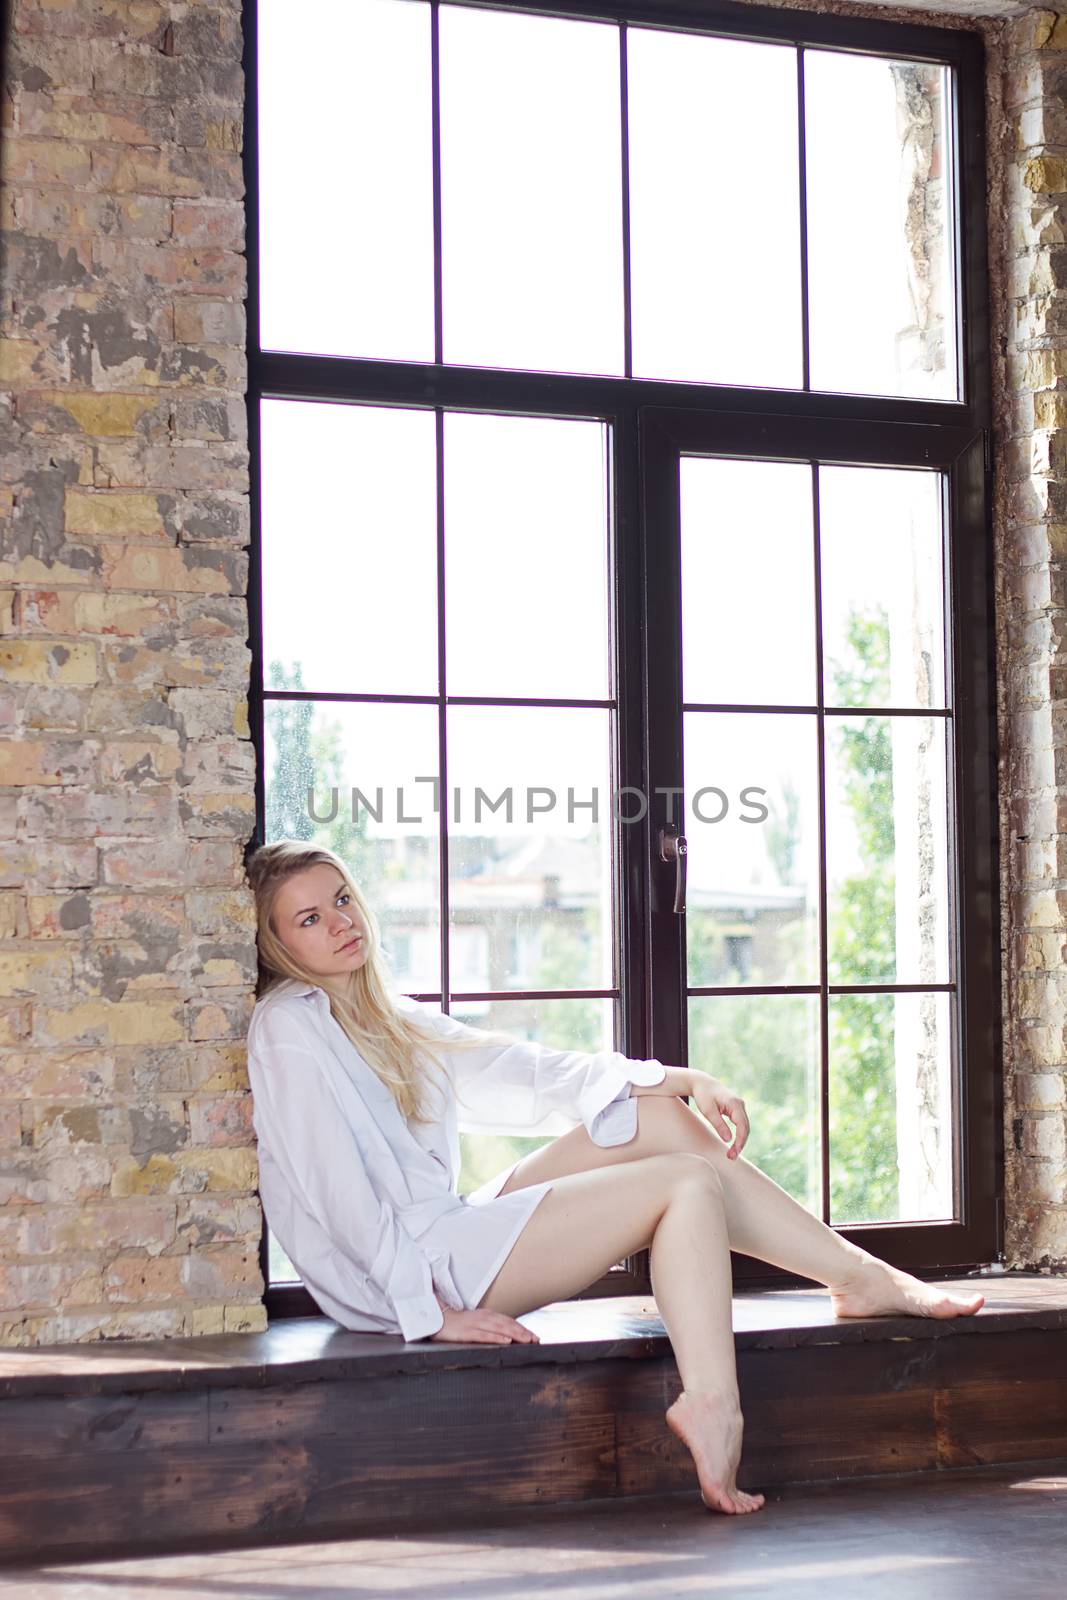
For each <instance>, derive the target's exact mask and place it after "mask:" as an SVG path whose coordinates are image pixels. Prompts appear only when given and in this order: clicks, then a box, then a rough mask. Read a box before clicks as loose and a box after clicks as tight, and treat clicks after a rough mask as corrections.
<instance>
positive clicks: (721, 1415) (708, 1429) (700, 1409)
mask: <svg viewBox="0 0 1067 1600" xmlns="http://www.w3.org/2000/svg"><path fill="white" fill-rule="evenodd" d="M667 1426H668V1427H669V1428H670V1430H671V1432H672V1433H674V1434H676V1435H677V1436H678V1438H679V1439H681V1441H682V1443H683V1444H684V1445H687V1446H688V1448H689V1451H690V1454H691V1455H692V1457H693V1461H694V1462H695V1464H696V1469H697V1477H698V1479H699V1481H700V1498H701V1499H702V1500H703V1502H704V1504H705V1505H706V1506H707V1508H708V1510H709V1511H726V1512H729V1513H730V1514H731V1515H733V1514H735V1513H738V1512H743V1511H758V1510H759V1509H760V1507H761V1506H762V1504H763V1496H762V1495H761V1494H746V1493H745V1491H744V1489H739V1488H738V1487H737V1464H738V1462H739V1461H740V1459H741V1434H742V1431H743V1428H744V1419H743V1418H742V1416H741V1411H740V1409H739V1407H738V1406H737V1403H736V1402H735V1401H734V1400H732V1399H730V1398H728V1397H726V1396H724V1395H719V1394H702V1393H697V1394H691V1393H690V1392H689V1391H688V1390H687V1389H683V1390H682V1392H681V1394H680V1395H679V1396H678V1398H677V1400H675V1402H674V1404H673V1405H671V1406H668V1408H667Z"/></svg>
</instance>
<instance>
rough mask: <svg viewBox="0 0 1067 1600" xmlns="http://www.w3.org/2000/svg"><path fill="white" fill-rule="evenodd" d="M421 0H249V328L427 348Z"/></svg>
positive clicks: (429, 212)
mask: <svg viewBox="0 0 1067 1600" xmlns="http://www.w3.org/2000/svg"><path fill="white" fill-rule="evenodd" d="M431 107H432V94H431V79H430V8H429V6H428V5H426V4H423V3H422V0H406V3H405V4H403V5H400V4H397V0H302V3H301V4H300V5H294V4H293V0H259V210H260V225H259V259H260V293H261V309H260V338H261V343H262V345H263V348H264V349H267V350H299V351H305V352H307V353H308V354H311V355H327V356H329V355H333V356H388V357H391V358H392V359H393V360H396V361H432V360H433V355H434V306H433V165H432V156H433V136H432V130H431V121H430V114H431Z"/></svg>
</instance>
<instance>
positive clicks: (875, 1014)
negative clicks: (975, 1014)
mask: <svg viewBox="0 0 1067 1600" xmlns="http://www.w3.org/2000/svg"><path fill="white" fill-rule="evenodd" d="M950 1004H951V997H950V996H949V995H948V994H946V993H944V992H942V993H940V994H879V995H855V994H839V995H831V997H830V1218H831V1221H832V1222H835V1223H844V1222H933V1221H942V1220H944V1221H947V1220H951V1218H952V1216H953V1213H954V1206H953V1198H952V1139H953V1126H954V1123H953V1116H952V1081H951V1071H950V1061H951V1057H950V1047H951V1032H950Z"/></svg>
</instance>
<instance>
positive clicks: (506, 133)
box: [440, 5, 623, 374]
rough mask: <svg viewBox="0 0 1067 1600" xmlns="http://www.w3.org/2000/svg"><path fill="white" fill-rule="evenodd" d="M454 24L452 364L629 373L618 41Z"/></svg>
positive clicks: (569, 32)
mask: <svg viewBox="0 0 1067 1600" xmlns="http://www.w3.org/2000/svg"><path fill="white" fill-rule="evenodd" d="M440 17H441V24H440V45H441V230H442V234H441V237H442V245H441V249H442V279H443V297H444V309H443V319H444V330H443V332H444V358H445V360H446V361H449V362H461V363H465V364H467V365H470V366H502V367H529V368H538V369H541V370H552V371H557V372H597V373H612V374H617V373H621V372H622V359H623V314H622V177H621V137H620V131H619V130H620V118H619V35H618V29H617V28H615V27H612V26H609V25H605V24H602V23H595V22H573V21H565V20H562V19H560V18H557V17H536V16H523V15H520V14H517V13H507V12H501V11H477V10H474V9H472V8H469V7H463V6H451V5H442V6H441V11H440Z"/></svg>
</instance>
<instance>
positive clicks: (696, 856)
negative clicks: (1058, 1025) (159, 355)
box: [246, 0, 1000, 1309]
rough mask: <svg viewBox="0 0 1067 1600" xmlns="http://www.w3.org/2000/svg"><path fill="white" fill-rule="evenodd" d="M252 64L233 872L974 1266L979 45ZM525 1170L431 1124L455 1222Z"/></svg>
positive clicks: (761, 1274) (651, 38)
mask: <svg viewBox="0 0 1067 1600" xmlns="http://www.w3.org/2000/svg"><path fill="white" fill-rule="evenodd" d="M246 31H247V59H246V65H247V74H248V76H247V82H248V138H247V143H246V150H247V155H246V162H247V177H248V189H249V253H250V262H251V265H252V268H253V270H252V272H251V275H250V277H251V284H250V303H249V310H250V318H249V357H250V398H249V414H250V430H251V443H252V466H253V502H254V504H253V512H254V518H253V520H254V529H255V532H254V540H253V567H252V587H251V592H250V606H251V611H252V617H253V625H252V642H253V647H254V655H255V666H254V674H255V684H254V689H255V693H254V704H253V726H254V736H255V738H256V740H257V750H258V754H259V764H258V765H259V785H260V793H259V802H260V803H259V826H258V829H257V835H256V838H255V840H254V841H253V843H258V842H260V841H261V840H264V839H266V840H269V839H274V838H278V837H283V836H285V837H297V838H308V839H318V840H322V841H323V842H325V843H326V844H328V845H329V846H330V847H331V848H333V849H336V850H338V851H339V852H340V853H341V854H343V855H344V856H345V857H346V859H348V860H349V862H350V863H351V866H352V868H353V871H354V872H355V875H356V877H357V880H358V881H359V882H360V884H361V885H362V886H363V888H364V889H365V890H366V892H367V894H368V896H369V898H370V900H371V903H372V904H373V905H374V907H375V909H376V911H377V913H378V916H379V918H380V921H381V924H382V928H383V933H384V943H385V947H386V952H387V955H388V957H389V960H390V963H391V965H392V970H393V972H394V974H395V977H396V979H397V982H398V984H399V986H400V988H401V989H403V990H404V991H405V992H407V993H410V994H414V995H417V996H419V997H420V998H425V999H431V1000H433V1001H435V1002H436V1003H438V1004H440V1005H441V1006H442V1007H443V1008H444V1009H446V1010H450V1011H452V1012H453V1013H454V1014H455V1015H457V1016H460V1017H462V1018H463V1019H465V1020H469V1021H471V1022H474V1023H476V1024H477V1023H479V1022H481V1023H484V1024H486V1025H488V1026H501V1027H505V1028H508V1029H509V1030H511V1031H513V1032H516V1033H519V1034H524V1035H527V1036H530V1037H536V1038H538V1039H541V1040H544V1041H546V1042H548V1043H552V1044H557V1045H560V1046H565V1047H574V1048H579V1049H599V1048H605V1047H607V1048H612V1047H613V1048H617V1049H622V1050H625V1051H626V1052H627V1053H628V1054H629V1055H632V1056H639V1057H644V1056H656V1057H658V1058H659V1059H661V1060H664V1061H668V1062H672V1063H678V1064H689V1065H691V1066H693V1067H696V1068H698V1069H702V1070H706V1071H709V1072H713V1073H714V1074H715V1075H716V1076H718V1077H721V1078H724V1079H725V1080H726V1081H727V1082H729V1083H731V1084H732V1085H734V1086H735V1087H736V1088H737V1089H739V1090H740V1092H741V1093H742V1094H744V1096H745V1098H746V1101H747V1104H748V1107H749V1112H750V1115H751V1118H752V1125H753V1132H752V1138H751V1141H750V1144H749V1147H748V1150H747V1152H746V1153H747V1154H748V1155H749V1156H751V1158H752V1159H753V1160H755V1161H757V1162H758V1163H759V1165H761V1166H762V1167H763V1168H764V1169H765V1170H766V1171H767V1172H769V1173H770V1174H771V1176H772V1177H774V1178H775V1179H776V1180H777V1181H778V1182H779V1183H780V1184H782V1185H783V1187H785V1188H786V1189H788V1190H789V1192H790V1193H791V1194H793V1195H795V1196H796V1198H797V1199H798V1200H799V1201H801V1203H802V1204H804V1205H806V1206H808V1207H809V1208H810V1209H812V1210H813V1211H814V1212H816V1213H817V1214H818V1215H820V1216H822V1217H823V1218H824V1219H825V1220H827V1221H828V1222H830V1223H831V1224H833V1225H834V1226H837V1227H839V1228H841V1230H842V1231H843V1232H845V1233H846V1234H847V1235H848V1236H849V1237H851V1238H855V1239H856V1240H857V1241H859V1242H862V1243H863V1244H864V1245H865V1246H866V1247H867V1248H869V1249H872V1250H873V1251H875V1253H877V1254H879V1255H882V1256H883V1257H885V1258H886V1259H889V1260H893V1261H897V1262H900V1263H901V1264H907V1265H909V1266H911V1267H913V1268H936V1267H945V1268H958V1267H961V1266H966V1265H971V1264H975V1263H977V1262H979V1261H984V1260H988V1259H990V1257H992V1256H994V1255H996V1254H997V1252H998V1249H999V1226H1000V1223H999V1216H998V1211H997V1198H996V1197H997V1190H998V1176H997V1173H998V1168H997V1157H998V1152H997V1145H996V1137H997V1136H996V1130H997V1127H998V1125H999V1077H998V1064H997V1050H996V1040H997V1038H998V1026H997V1016H996V994H997V990H998V971H997V950H998V935H997V920H996V899H995V887H996V877H997V869H996V851H995V839H994V819H995V815H996V808H995V801H994V791H993V786H994V774H995V753H994V748H993V700H992V687H991V683H992V680H991V670H990V661H991V654H992V643H991V640H992V636H991V610H992V604H991V594H990V580H989V568H990V557H989V534H988V507H987V494H986V484H987V473H988V465H989V463H988V460H987V443H986V441H987V440H988V403H989V402H988V381H987V359H986V338H987V327H986V318H985V254H984V235H983V222H982V218H983V208H984V191H985V185H984V157H983V146H982V125H983V118H982V106H981V95H982V76H983V68H982V47H981V42H980V39H979V36H978V35H976V34H971V33H968V32H966V31H964V30H957V29H954V30H951V31H939V30H931V29H925V28H915V27H910V26H900V25H897V24H890V23H885V22H882V21H878V20H873V19H872V20H862V21H857V20H855V19H846V18H839V17H829V16H821V15H815V14H811V15H809V14H805V13H802V12H797V11H768V12H763V11H760V10H758V9H755V8H751V7H748V6H746V7H744V8H739V7H736V6H735V7H731V8H729V10H728V11H721V10H720V9H718V8H717V7H716V6H713V5H704V4H697V3H689V4H685V3H679V4H677V5H675V6H671V7H667V6H662V5H658V4H656V5H653V4H651V3H649V4H646V5H644V6H642V5H637V4H634V5H625V4H612V3H607V0H604V3H601V4H597V3H596V0H592V3H584V4H580V5H579V4H573V5H572V4H568V3H566V0H565V3H562V4H557V5H554V6H553V8H552V12H551V14H548V13H540V12H538V11H537V10H535V9H528V8H519V7H518V6H516V5H512V4H507V3H496V4H493V5H487V4H480V3H474V4H471V3H465V4H452V3H445V0H305V3H304V4H303V5H301V6H299V7H294V6H292V5H291V4H290V3H288V0H258V4H257V3H255V0H247V4H246ZM537 1142H538V1141H535V1140H532V1139H528V1138H523V1137H518V1136H516V1137H508V1136H505V1135H503V1134H501V1135H499V1136H493V1137H487V1136H479V1137H475V1136H474V1135H472V1134H464V1135H463V1139H462V1145H463V1158H464V1169H463V1175H462V1179H461V1184H460V1188H461V1192H467V1191H468V1190H470V1189H471V1188H473V1187H474V1186H476V1185H477V1184H478V1183H480V1182H482V1181H483V1180H484V1179H485V1178H487V1177H488V1176H490V1174H491V1173H493V1172H494V1171H496V1170H498V1169H499V1168H500V1167H502V1166H503V1165H505V1164H506V1163H507V1162H508V1161H510V1160H511V1159H513V1157H514V1156H515V1155H516V1154H519V1153H521V1152H524V1151H526V1150H528V1149H530V1148H533V1147H534V1145H535V1144H536V1143H537ZM736 1270H737V1273H738V1276H739V1278H744V1279H746V1281H771V1280H772V1279H773V1277H774V1273H773V1269H771V1268H769V1267H767V1266H766V1265H765V1264H764V1263H752V1262H748V1261H745V1260H743V1259H738V1260H737V1267H736ZM270 1273H271V1281H272V1284H273V1285H274V1286H275V1287H276V1288H279V1289H281V1288H283V1287H284V1286H285V1285H286V1284H291V1283H292V1280H293V1277H294V1274H293V1272H292V1268H291V1267H290V1266H289V1265H288V1263H286V1262H285V1261H284V1259H283V1258H282V1257H281V1255H280V1253H279V1252H278V1251H277V1250H276V1249H275V1250H273V1252H272V1253H271V1255H270ZM647 1286H648V1277H647V1259H645V1258H644V1257H635V1258H633V1259H632V1260H629V1261H626V1262H621V1263H619V1265H618V1267H617V1268H616V1269H615V1270H614V1271H613V1272H612V1273H610V1274H609V1275H608V1277H607V1278H606V1279H605V1280H604V1282H603V1283H602V1284H600V1285H597V1286H593V1287H592V1288H591V1290H590V1291H589V1292H599V1293H604V1292H612V1291H624V1290H632V1289H636V1288H646V1287H647ZM274 1304H276V1305H278V1306H285V1307H286V1308H287V1309H292V1308H293V1307H294V1305H295V1304H296V1301H295V1300H294V1298H293V1294H292V1293H289V1294H288V1295H286V1294H284V1293H282V1294H276V1295H275V1297H274Z"/></svg>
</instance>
